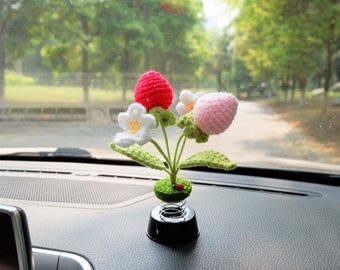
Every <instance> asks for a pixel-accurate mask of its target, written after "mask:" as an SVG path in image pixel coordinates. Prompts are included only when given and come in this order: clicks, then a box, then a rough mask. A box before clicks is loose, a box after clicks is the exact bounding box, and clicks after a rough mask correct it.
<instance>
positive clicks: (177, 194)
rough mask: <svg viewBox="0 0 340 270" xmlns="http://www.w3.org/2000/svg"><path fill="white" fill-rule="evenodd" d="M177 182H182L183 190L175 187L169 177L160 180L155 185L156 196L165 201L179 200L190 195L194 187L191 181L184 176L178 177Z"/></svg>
mask: <svg viewBox="0 0 340 270" xmlns="http://www.w3.org/2000/svg"><path fill="white" fill-rule="evenodd" d="M176 183H182V184H183V185H184V188H183V190H180V191H179V190H176V189H174V188H173V187H172V185H171V182H170V179H169V178H165V179H160V180H158V181H157V182H156V184H155V185H154V187H153V190H154V192H155V195H156V197H157V198H158V199H160V200H162V201H164V202H179V201H183V200H184V199H185V198H187V197H189V195H190V193H191V189H192V185H191V183H190V182H189V181H188V180H185V179H183V178H177V180H176Z"/></svg>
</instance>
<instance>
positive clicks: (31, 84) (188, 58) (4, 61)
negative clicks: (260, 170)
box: [0, 0, 340, 169]
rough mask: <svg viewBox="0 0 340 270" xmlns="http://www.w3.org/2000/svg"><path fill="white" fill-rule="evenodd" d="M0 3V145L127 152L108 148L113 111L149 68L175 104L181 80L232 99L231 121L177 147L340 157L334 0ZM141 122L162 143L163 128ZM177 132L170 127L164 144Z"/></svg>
mask: <svg viewBox="0 0 340 270" xmlns="http://www.w3.org/2000/svg"><path fill="white" fill-rule="evenodd" d="M0 11H1V13H0V148H1V149H2V153H11V152H12V153H14V152H18V151H19V152H20V151H24V149H23V148H25V149H27V148H29V151H30V152H32V151H34V149H39V148H51V149H53V148H83V149H86V150H88V151H90V150H93V149H96V151H97V152H96V153H97V154H98V155H99V156H101V157H105V158H115V159H116V158H120V159H122V158H125V157H124V156H123V155H119V154H117V153H116V152H115V151H113V150H112V149H111V148H110V143H111V142H112V141H113V140H114V138H115V136H116V135H117V133H120V132H122V130H123V129H122V126H121V125H119V123H118V121H117V120H118V117H117V116H118V114H119V113H120V112H126V111H127V109H128V107H129V105H130V104H132V103H134V102H135V101H136V95H135V89H136V85H137V81H138V80H139V78H140V76H141V75H142V74H144V73H145V72H147V71H157V72H159V73H160V74H161V75H162V76H163V77H164V78H165V79H166V80H167V81H168V82H169V84H170V85H171V87H172V91H173V99H172V100H171V106H169V109H170V110H171V111H173V112H175V113H176V116H178V112H177V111H176V106H177V104H178V103H179V102H180V99H179V96H180V93H181V91H183V90H184V89H186V90H189V91H191V92H192V93H197V92H199V91H204V92H205V93H210V92H219V93H231V94H232V95H234V96H235V97H237V99H238V108H237V114H236V116H235V118H234V120H233V122H232V124H231V125H230V126H229V127H228V128H227V129H226V130H225V131H224V132H222V133H221V134H218V135H211V136H210V137H209V140H208V142H206V143H196V142H195V140H192V139H191V140H190V139H189V140H187V142H186V145H185V147H184V149H183V156H190V155H191V154H194V153H196V152H198V151H204V150H217V151H219V152H222V153H223V154H225V155H226V156H228V157H229V158H230V159H232V160H233V161H235V162H236V163H238V164H246V163H247V164H248V163H251V164H253V165H255V166H257V165H260V164H261V165H263V164H265V163H268V164H269V163H271V164H276V166H280V167H282V166H283V165H282V164H291V165H292V164H294V165H295V166H302V163H303V162H305V161H313V162H318V163H320V164H319V165H318V166H320V168H321V166H324V165H330V164H333V165H335V164H340V155H339V153H340V147H339V138H340V22H339V18H340V4H339V2H338V1H337V0H296V1H291V0H259V1H253V0H243V1H235V0H216V1H213V0H203V1H202V0H141V1H135V0H86V1H84V0H68V1H64V0H63V1H53V0H3V1H1V2H0ZM209 114H210V115H211V120H209V121H214V119H215V118H216V117H217V116H216V112H215V111H209ZM222 115H224V114H222ZM130 124H131V122H130ZM138 127H139V126H138ZM130 128H131V126H130ZM134 128H136V126H134ZM130 131H131V130H130ZM149 132H150V134H151V135H150V136H151V137H152V138H154V139H155V140H157V141H158V142H159V143H160V145H161V146H162V147H166V143H164V141H163V139H164V135H163V133H162V131H161V129H160V128H157V129H151V130H150V131H149ZM181 133H182V130H181V129H179V128H178V127H176V126H171V127H168V128H167V136H168V139H169V144H170V146H169V147H170V149H172V151H175V149H176V142H177V140H178V137H179V136H180V134H181ZM145 147H146V148H147V149H149V150H150V151H154V150H155V145H154V144H152V143H150V142H146V143H145ZM14 148H16V149H15V150H14ZM19 149H20V150H19ZM37 151H40V150H37ZM288 160H294V162H292V163H288ZM299 162H300V163H299ZM321 163H322V164H321ZM284 166H287V167H289V166H290V165H284ZM313 169H318V167H317V166H315V165H313Z"/></svg>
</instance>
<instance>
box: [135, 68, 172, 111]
mask: <svg viewBox="0 0 340 270" xmlns="http://www.w3.org/2000/svg"><path fill="white" fill-rule="evenodd" d="M134 98H135V102H137V103H140V104H142V105H143V106H144V107H145V108H146V110H147V111H150V110H151V109H152V108H155V107H161V108H163V109H164V110H167V109H168V108H169V107H170V106H171V104H172V99H173V91H172V87H171V85H170V84H169V82H168V81H167V80H166V79H165V78H164V77H163V76H162V75H161V74H160V73H158V72H157V71H153V70H150V71H147V72H145V73H144V74H142V75H141V76H140V77H139V79H138V81H137V84H136V86H135V92H134Z"/></svg>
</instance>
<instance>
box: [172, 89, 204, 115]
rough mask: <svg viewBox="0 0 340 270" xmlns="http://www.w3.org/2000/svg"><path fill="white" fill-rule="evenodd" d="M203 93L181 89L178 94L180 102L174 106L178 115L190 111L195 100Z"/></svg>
mask: <svg viewBox="0 0 340 270" xmlns="http://www.w3.org/2000/svg"><path fill="white" fill-rule="evenodd" d="M203 95H204V92H201V91H200V92H196V93H193V92H191V91H190V90H186V89H184V90H182V91H181V93H180V94H179V100H180V102H179V103H178V104H177V106H176V110H177V112H178V113H179V114H180V115H185V114H187V113H188V112H191V111H192V109H193V108H194V105H195V103H196V101H197V100H198V99H199V98H200V97H202V96H203Z"/></svg>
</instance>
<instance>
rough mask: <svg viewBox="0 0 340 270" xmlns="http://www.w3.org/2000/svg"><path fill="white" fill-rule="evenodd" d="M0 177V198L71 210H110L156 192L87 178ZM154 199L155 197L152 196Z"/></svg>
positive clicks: (135, 186) (122, 183)
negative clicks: (100, 208)
mask: <svg viewBox="0 0 340 270" xmlns="http://www.w3.org/2000/svg"><path fill="white" fill-rule="evenodd" d="M86 179H87V180H86V181H84V180H83V179H82V178H77V179H75V178H72V179H62V178H61V177H59V178H54V177H51V176H50V177H48V178H47V177H46V178H44V177H20V176H4V175H2V176H0V198H3V199H12V200H23V201H31V202H41V203H48V204H58V205H61V204H62V205H64V206H67V207H83V206H85V207H91V206H92V207H94V206H102V207H110V206H115V205H117V204H122V203H125V202H127V201H130V200H138V198H139V200H140V199H141V197H145V196H147V195H148V194H150V193H151V192H152V188H150V186H148V185H145V186H144V185H136V184H133V185H132V184H128V183H124V181H126V180H123V179H121V181H118V180H116V181H110V182H109V181H98V179H96V181H90V179H88V178H86ZM150 196H151V195H150Z"/></svg>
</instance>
